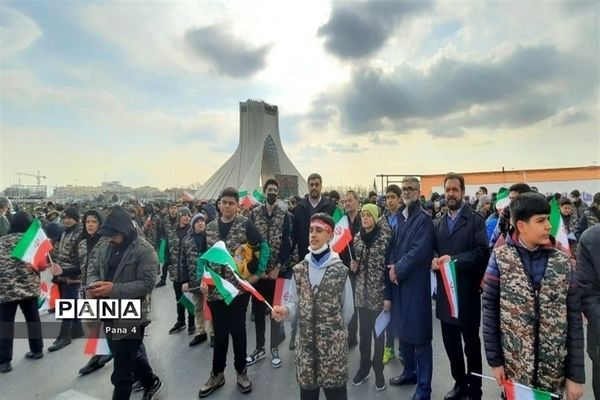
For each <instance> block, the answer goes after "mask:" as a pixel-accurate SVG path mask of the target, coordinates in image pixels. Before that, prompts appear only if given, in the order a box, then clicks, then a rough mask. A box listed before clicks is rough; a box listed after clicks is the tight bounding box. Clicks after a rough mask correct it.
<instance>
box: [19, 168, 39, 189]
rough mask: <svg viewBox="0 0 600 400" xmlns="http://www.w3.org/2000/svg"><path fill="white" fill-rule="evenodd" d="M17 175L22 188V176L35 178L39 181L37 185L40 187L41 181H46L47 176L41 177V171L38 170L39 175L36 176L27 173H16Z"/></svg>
mask: <svg viewBox="0 0 600 400" xmlns="http://www.w3.org/2000/svg"><path fill="white" fill-rule="evenodd" d="M15 175H17V176H18V177H19V186H21V177H22V176H31V177H33V178H35V179H36V180H37V184H38V186H40V180H41V179H46V177H45V176H43V175H40V171H39V170H38V172H37V175H34V174H27V173H25V172H15Z"/></svg>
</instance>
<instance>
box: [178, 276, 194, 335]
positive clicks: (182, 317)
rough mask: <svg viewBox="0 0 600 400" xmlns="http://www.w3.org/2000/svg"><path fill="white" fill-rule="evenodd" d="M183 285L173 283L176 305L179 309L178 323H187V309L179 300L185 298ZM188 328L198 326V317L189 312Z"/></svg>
mask: <svg viewBox="0 0 600 400" xmlns="http://www.w3.org/2000/svg"><path fill="white" fill-rule="evenodd" d="M182 286H183V283H181V282H173V289H174V290H175V304H176V307H177V322H182V323H185V307H184V306H182V305H181V303H180V302H179V299H180V298H181V296H183V290H181V287H182ZM188 326H196V315H195V314H192V313H190V312H189V311H188Z"/></svg>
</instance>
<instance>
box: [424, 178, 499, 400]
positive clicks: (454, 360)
mask: <svg viewBox="0 0 600 400" xmlns="http://www.w3.org/2000/svg"><path fill="white" fill-rule="evenodd" d="M444 193H445V198H446V204H447V205H448V212H447V213H446V214H444V215H443V216H442V217H441V218H440V219H439V220H438V221H437V222H436V224H435V239H436V240H435V245H434V258H433V260H432V261H431V269H432V270H434V271H436V276H437V288H438V292H437V294H438V295H437V300H436V316H437V318H438V319H439V320H440V323H441V327H442V338H443V341H444V348H445V349H446V354H447V355H448V359H449V360H450V371H451V373H452V377H453V378H454V381H455V384H454V388H453V389H452V390H450V391H449V392H448V393H447V394H446V396H445V397H444V400H458V399H462V398H465V397H467V396H468V398H469V400H481V395H482V392H481V378H477V377H474V376H471V375H470V374H471V372H475V373H478V374H481V371H482V360H481V340H480V338H479V325H480V323H481V295H480V293H479V284H480V282H481V279H482V278H483V274H484V272H485V269H486V267H487V260H488V258H489V250H488V243H487V233H486V229H485V222H484V220H483V217H482V216H481V215H480V214H479V213H476V212H474V211H473V210H472V208H471V207H469V206H468V205H466V204H465V203H464V202H463V200H462V199H463V197H464V195H465V179H464V177H463V176H462V175H458V174H455V173H449V174H447V175H446V177H445V178H444ZM479 199H480V200H481V197H480V198H479ZM451 261H454V266H455V268H456V269H455V272H456V274H455V281H454V285H456V293H457V297H458V299H457V306H458V307H457V308H458V310H459V311H458V315H456V314H455V315H454V316H453V315H452V314H453V313H452V312H451V306H450V302H449V300H448V293H447V290H446V285H445V284H444V279H443V276H442V273H441V271H440V269H442V268H444V263H448V262H451ZM463 341H464V354H465V356H466V359H467V369H466V371H465V362H464V359H463Z"/></svg>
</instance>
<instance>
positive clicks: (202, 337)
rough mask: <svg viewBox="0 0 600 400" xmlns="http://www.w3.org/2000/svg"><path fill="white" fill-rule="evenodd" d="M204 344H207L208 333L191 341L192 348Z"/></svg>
mask: <svg viewBox="0 0 600 400" xmlns="http://www.w3.org/2000/svg"><path fill="white" fill-rule="evenodd" d="M202 342H206V333H203V334H202V335H196V336H194V338H193V339H192V340H191V341H190V347H194V346H196V345H199V344H200V343H202Z"/></svg>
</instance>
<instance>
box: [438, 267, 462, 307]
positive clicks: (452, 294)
mask: <svg viewBox="0 0 600 400" xmlns="http://www.w3.org/2000/svg"><path fill="white" fill-rule="evenodd" d="M440 274H441V275H442V282H443V284H444V292H446V299H447V300H448V305H449V306H450V315H451V316H452V318H458V288H457V282H456V263H455V261H449V262H445V263H444V264H442V265H440Z"/></svg>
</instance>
